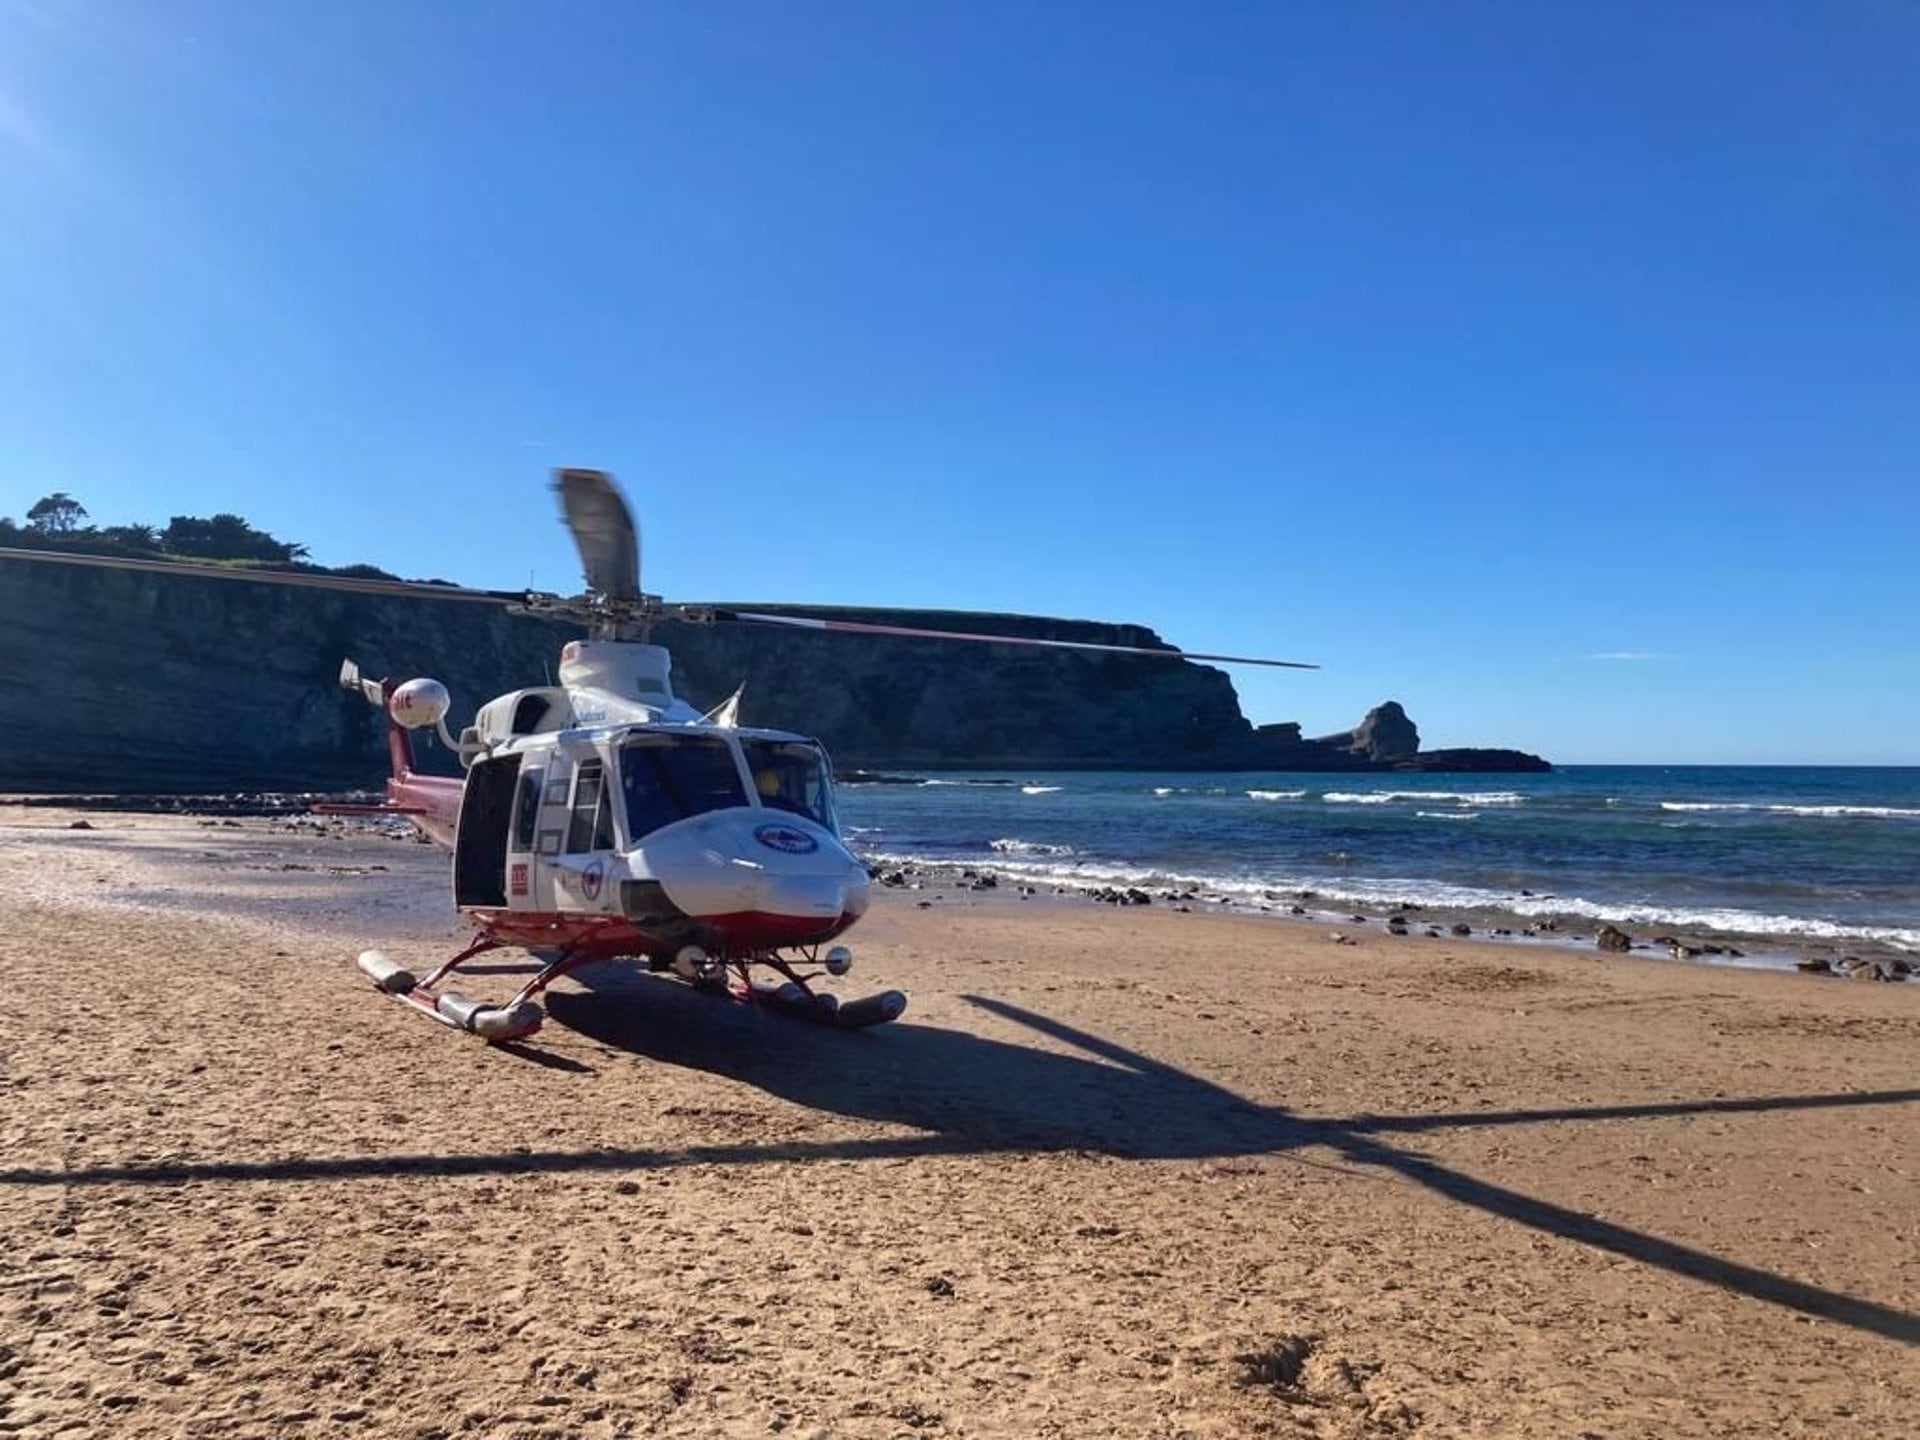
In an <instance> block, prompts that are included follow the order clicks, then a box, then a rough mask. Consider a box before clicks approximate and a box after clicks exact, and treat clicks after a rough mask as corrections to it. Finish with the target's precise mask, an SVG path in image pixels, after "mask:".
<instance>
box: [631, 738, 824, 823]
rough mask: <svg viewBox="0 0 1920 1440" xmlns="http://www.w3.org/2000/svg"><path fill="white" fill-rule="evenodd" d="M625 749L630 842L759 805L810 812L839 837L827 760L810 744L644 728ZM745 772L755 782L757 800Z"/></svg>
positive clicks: (804, 813) (805, 814) (818, 821)
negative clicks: (717, 813)
mask: <svg viewBox="0 0 1920 1440" xmlns="http://www.w3.org/2000/svg"><path fill="white" fill-rule="evenodd" d="M736 744H737V746H738V750H737V751H736V749H735V746H736ZM619 749H620V786H621V794H622V798H623V799H624V801H625V804H626V818H627V833H628V835H629V836H630V837H631V838H632V839H635V840H638V839H641V838H642V837H644V836H647V835H650V834H652V833H653V832H654V831H656V830H658V829H660V828H661V827H662V826H664V825H671V824H672V823H674V822H675V821H676V820H686V819H689V818H691V817H692V816H695V815H703V814H705V813H706V812H708V811H710V810H726V809H733V808H736V807H743V806H749V805H753V804H758V805H760V806H762V807H764V808H767V809H771V810H784V811H787V812H788V813H790V814H795V815H804V816H806V817H807V818H808V819H810V820H812V821H814V822H815V823H816V824H819V825H823V826H825V827H826V828H827V829H828V830H830V831H833V832H835V833H836V834H837V833H838V826H837V825H836V824H835V822H834V812H833V782H832V779H831V772H830V770H829V767H828V765H827V757H826V755H825V754H824V753H823V752H822V751H821V750H820V748H819V747H818V746H817V745H814V744H811V743H809V742H807V741H804V740H784V739H773V738H760V737H747V736H740V737H738V738H737V740H736V739H731V738H727V737H722V736H719V735H697V734H696V735H689V734H684V733H682V734H675V733H672V732H669V731H661V730H643V731H635V732H632V733H629V734H628V735H627V736H626V738H624V739H623V740H622V741H621V742H620V746H619ZM743 761H744V764H743V763H742V762H743ZM743 772H744V776H746V777H751V780H752V791H751V795H752V798H749V791H748V789H747V787H746V785H745V784H744V783H743Z"/></svg>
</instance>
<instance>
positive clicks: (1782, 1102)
mask: <svg viewBox="0 0 1920 1440" xmlns="http://www.w3.org/2000/svg"><path fill="white" fill-rule="evenodd" d="M1915 1101H1920V1090H1843V1091H1840V1092H1838V1093H1837V1094H1832V1095H1755V1096H1751V1097H1747V1098H1744V1099H1739V1100H1725V1099H1720V1100H1656V1101H1649V1102H1648V1103H1646V1104H1643V1105H1591V1106H1571V1107H1568V1108H1566V1109H1561V1110H1484V1111H1474V1112H1472V1113H1469V1114H1454V1115H1355V1116H1353V1117H1352V1118H1350V1119H1346V1120H1338V1121H1333V1122H1330V1123H1333V1124H1337V1125H1338V1126H1339V1127H1340V1128H1341V1129H1342V1130H1345V1131H1346V1132H1347V1133H1348V1134H1351V1135H1384V1134H1418V1133H1419V1132H1421V1131H1424V1130H1469V1129H1474V1128H1476V1127H1478V1126H1482V1125H1541V1124H1550V1123H1552V1122H1553V1121H1556V1120H1658V1119H1663V1118H1665V1117H1667V1116H1673V1115H1743V1114H1758V1113H1762V1112H1765V1111H1769V1110H1842V1109H1846V1108H1848V1107H1849V1106H1857V1105H1907V1104H1911V1103H1913V1102H1915Z"/></svg>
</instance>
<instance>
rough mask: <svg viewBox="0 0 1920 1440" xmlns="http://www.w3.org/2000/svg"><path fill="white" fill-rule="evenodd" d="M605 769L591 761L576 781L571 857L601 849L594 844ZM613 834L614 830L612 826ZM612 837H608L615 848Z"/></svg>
mask: <svg viewBox="0 0 1920 1440" xmlns="http://www.w3.org/2000/svg"><path fill="white" fill-rule="evenodd" d="M601 778H602V775H601V766H600V762H599V761H598V760H588V761H585V762H583V763H582V764H581V766H580V769H579V770H578V771H577V772H576V773H575V775H574V779H573V807H572V814H571V816H570V817H569V818H568V821H567V853H568V854H569V855H579V854H583V853H585V852H586V851H589V850H593V849H596V848H598V847H597V846H596V845H595V844H594V839H595V833H596V831H597V830H598V829H599V823H598V817H599V814H600V810H601V799H602V793H603V791H604V789H605V787H604V786H603V785H602V784H601ZM609 832H611V826H609ZM611 844H612V835H611V833H609V835H608V846H609V848H611Z"/></svg>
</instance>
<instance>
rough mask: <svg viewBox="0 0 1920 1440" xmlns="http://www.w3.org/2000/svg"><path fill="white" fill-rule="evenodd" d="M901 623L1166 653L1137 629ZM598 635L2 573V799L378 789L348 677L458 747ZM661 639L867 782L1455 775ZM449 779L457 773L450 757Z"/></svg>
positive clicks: (1131, 676)
mask: <svg viewBox="0 0 1920 1440" xmlns="http://www.w3.org/2000/svg"><path fill="white" fill-rule="evenodd" d="M761 608H766V607H761ZM783 608H785V609H786V610H787V613H796V614H805V613H809V612H807V611H805V610H803V609H798V608H795V607H783ZM819 613H824V612H819ZM832 613H835V614H840V615H847V616H850V617H853V618H858V616H859V613H860V612H858V611H834V612H832ZM889 618H893V619H897V620H901V621H902V623H905V624H909V625H923V626H926V627H929V628H935V629H938V628H943V627H944V628H949V629H967V630H974V631H981V630H985V631H989V632H993V633H1004V634H1011V635H1030V636H1040V637H1044V638H1052V639H1066V640H1091V641H1096V642H1103V643H1107V644H1120V645H1147V646H1156V647H1157V646H1160V645H1161V644H1162V642H1161V641H1160V640H1159V638H1158V637H1157V636H1155V635H1154V634H1153V632H1152V631H1150V630H1146V629H1144V628H1142V627H1140V626H1135V625H1109V624H1099V623H1094V622H1089V621H1078V620H1048V619H1036V618H1032V617H1025V616H998V615H964V616H961V615H956V614H952V613H942V612H923V613H915V614H909V615H906V616H904V617H903V616H901V615H900V614H899V612H889ZM577 633H578V632H577V631H576V630H574V629H573V628H571V627H568V626H565V625H559V624H555V623H552V622H548V621H542V620H535V619H531V618H528V617H524V616H513V615H509V614H507V613H506V612H505V611H504V610H501V609H497V608H495V607H492V606H485V605H468V604H453V603H443V602H435V601H428V600H392V599H385V598H373V597H363V596H354V595H338V594H332V593H328V592H324V591H316V590H293V589H283V588H280V587H273V586H266V585H260V586H252V585H237V584H232V583H228V582H223V581H215V580H206V579H198V578H195V577H193V576H192V575H190V574H182V575H179V576H173V575H154V574H145V573H135V572H127V571H100V570H80V569H73V568H69V567H65V566H53V565H39V564H34V563H31V562H22V561H0V723H4V725H5V727H6V733H7V734H8V736H9V740H10V743H9V744H8V745H7V746H6V747H5V749H4V751H0V791H20V790H50V791H82V790H118V791H139V790H150V791H181V790H198V791H207V790H223V789H253V788H274V789H338V788H351V787H357V786H365V785H370V784H376V783H377V782H378V781H379V780H380V778H381V777H382V776H384V774H385V773H386V763H385V744H384V739H383V727H382V722H381V719H380V717H379V716H378V715H377V714H376V713H375V712H374V711H373V710H372V709H371V708H370V707H368V706H367V705H366V704H365V702H364V701H362V700H360V699H359V698H358V697H355V696H351V695H348V694H346V693H345V692H343V691H341V690H340V689H339V688H338V686H337V683H336V676H337V674H338V671H339V667H340V661H341V660H342V659H343V658H346V657H349V656H350V657H352V658H353V659H354V660H356V661H358V662H359V663H360V665H361V667H362V669H363V670H364V671H365V672H366V673H367V674H370V675H384V676H388V677H391V678H394V679H402V678H406V677H409V676H414V675H431V676H433V677H434V678H436V679H438V680H441V681H443V682H444V683H445V684H446V685H447V687H448V689H449V690H450V691H451V692H452V694H453V697H454V710H453V715H452V717H451V719H452V721H453V723H454V724H455V725H456V726H457V725H458V724H461V723H464V722H465V721H466V720H467V718H468V717H470V716H471V715H472V713H473V711H474V710H475V709H476V708H477V707H478V706H479V705H480V704H481V703H483V702H484V701H486V700H488V699H491V698H492V697H493V696H494V695H497V694H500V693H502V692H504V691H506V690H511V689H515V688H517V687H519V686H523V685H529V684H543V683H546V682H547V680H548V678H549V677H550V676H551V674H552V673H553V667H554V664H555V661H556V657H557V654H558V651H559V648H560V646H561V645H562V644H564V643H565V642H566V641H567V640H569V639H571V638H574V636H575V635H576V634H577ZM654 638H655V639H656V640H658V641H659V642H660V643H662V644H665V645H667V646H668V647H669V648H670V649H671V650H672V652H673V657H674V683H675V688H676V689H677V690H678V691H679V692H680V693H681V694H682V695H683V696H684V697H686V698H687V699H688V700H690V701H691V702H693V703H695V704H713V703H715V702H717V701H718V700H720V699H721V698H723V697H724V696H725V695H726V694H727V693H728V692H730V691H731V690H732V689H733V687H734V686H735V685H737V684H738V683H739V682H740V681H741V680H743V679H744V680H745V681H746V682H747V689H746V696H745V701H744V703H743V706H742V710H741V721H742V723H744V724H750V725H771V726H779V727H783V728H788V729H795V730H800V731H803V732H805V733H807V734H811V735H815V736H818V737H819V738H820V739H821V740H822V741H823V742H824V743H825V744H826V745H827V747H828V749H829V750H830V751H831V752H832V753H833V755H834V757H835V760H836V762H837V763H839V764H840V765H842V766H844V767H849V768H851V767H864V766H873V767H885V766H896V767H911V768H935V767H980V768H1008V769H1014V768H1027V769H1049V768H1063V769H1064V768H1088V769H1093V768H1139V769H1295V770H1372V769H1385V768H1392V769H1419V768H1429V763H1428V762H1430V761H1432V760H1433V759H1434V757H1433V756H1432V755H1425V756H1423V755H1421V754H1419V753H1418V751H1417V745H1418V735H1417V732H1416V731H1415V730H1414V727H1413V723H1412V722H1411V721H1410V720H1408V719H1407V718H1406V715H1405V713H1404V712H1403V711H1402V710H1401V709H1400V707H1399V706H1398V705H1397V704H1393V703H1392V702H1389V703H1388V704H1386V705H1382V706H1380V707H1379V708H1378V709H1376V710H1375V711H1373V712H1372V713H1371V714H1370V715H1369V716H1368V717H1367V719H1366V720H1365V721H1363V722H1362V723H1361V725H1360V726H1359V728H1358V729H1356V730H1354V731H1352V732H1350V733H1348V734H1346V735H1341V736H1334V737H1330V738H1329V739H1328V740H1325V741H1316V740H1303V739H1302V738H1301V733H1300V727H1299V726H1298V725H1294V724H1286V725H1268V726H1262V727H1260V728H1258V729H1255V728H1254V727H1253V726H1252V725H1250V724H1249V723H1248V722H1247V720H1246V717H1245V716H1243V715H1242V714H1241V712H1240V704H1239V700H1238V697H1236V696H1235V694H1234V691H1233V686H1232V684H1231V682H1230V681H1229V680H1228V678H1227V676H1226V675H1225V674H1224V673H1222V672H1221V671H1218V670H1214V669H1210V668H1208V667H1206V666H1202V665H1195V664H1190V663H1188V664H1174V663H1168V662H1166V661H1162V660H1153V659H1148V658H1145V657H1137V656H1124V655H1075V654H1066V653H1061V652H1057V651H1047V650H1039V649H1025V648H1021V649H1014V648H1007V649H999V648H994V647H987V646H978V645H954V644H943V643H942V642H940V641H921V640H905V639H898V638H891V637H879V636H874V637H869V636H846V635H825V634H815V633H809V632H806V631H790V630H772V629H760V628H754V627H748V626H712V627H696V626H687V625H682V624H677V623H675V624H663V625H661V626H659V627H658V628H657V629H656V631H655V636H654ZM428 745H429V748H434V749H437V748H438V747H435V746H431V742H428ZM1483 756H1500V757H1511V758H1512V759H1514V760H1515V761H1516V762H1520V763H1514V764H1507V765H1497V764H1489V765H1488V768H1508V769H1520V768H1527V769H1546V768H1549V767H1547V766H1546V764H1545V762H1544V761H1540V760H1538V759H1536V758H1535V757H1532V756H1518V755H1516V754H1515V752H1480V751H1467V752H1457V758H1458V760H1459V762H1460V763H1458V764H1456V765H1455V766H1454V767H1453V768H1475V766H1476V757H1483ZM429 758H430V759H431V758H432V757H429ZM438 760H439V762H440V763H439V765H438V767H437V768H443V769H444V768H449V767H448V765H447V760H448V757H447V756H445V754H444V753H442V754H440V755H439V757H438Z"/></svg>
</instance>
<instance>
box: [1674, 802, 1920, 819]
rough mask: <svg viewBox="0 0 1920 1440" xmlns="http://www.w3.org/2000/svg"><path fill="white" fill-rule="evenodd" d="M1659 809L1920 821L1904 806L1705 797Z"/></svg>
mask: <svg viewBox="0 0 1920 1440" xmlns="http://www.w3.org/2000/svg"><path fill="white" fill-rule="evenodd" d="M1660 808H1661V809H1662V810H1674V811H1681V812H1687V813H1704V812H1708V811H1721V812H1725V813H1729V814H1741V813H1750V812H1752V811H1756V810H1758V811H1763V812H1765V813H1766V814H1768V815H1812V816H1816V817H1819V818H1821V819H1827V820H1832V819H1840V818H1845V817H1859V818H1864V819H1871V820H1920V810H1909V809H1902V808H1901V807H1899V806H1897V805H1753V804H1744V805H1743V804H1735V803H1732V802H1727V803H1724V804H1723V803H1718V802H1712V801H1706V800H1662V801H1661V802H1660Z"/></svg>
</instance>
